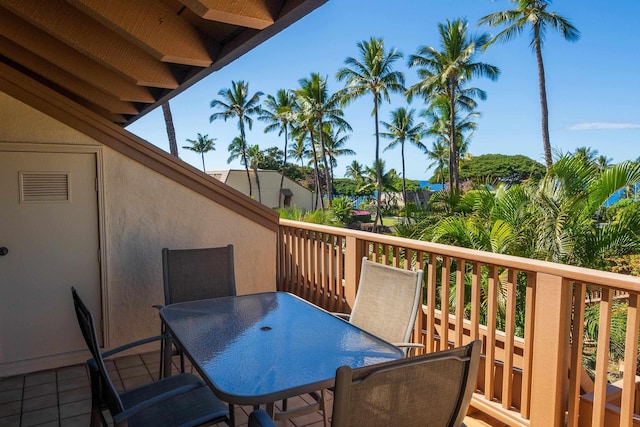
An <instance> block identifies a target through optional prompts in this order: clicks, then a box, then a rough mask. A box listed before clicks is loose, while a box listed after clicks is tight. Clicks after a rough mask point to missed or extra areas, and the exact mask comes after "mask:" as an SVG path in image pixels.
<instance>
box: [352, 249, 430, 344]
mask: <svg viewBox="0 0 640 427" xmlns="http://www.w3.org/2000/svg"><path fill="white" fill-rule="evenodd" d="M422 275H423V273H422V270H417V271H409V270H403V269H400V268H395V267H389V266H386V265H382V264H378V263H375V262H371V261H369V260H367V259H366V258H364V259H363V260H362V270H361V273H360V283H359V285H358V292H357V294H356V299H355V301H354V304H353V308H352V310H351V316H350V320H349V321H350V322H351V323H352V324H354V325H356V326H358V327H359V328H362V329H364V330H365V331H367V332H370V333H372V334H374V335H376V336H378V337H380V338H382V339H384V340H387V341H389V342H391V343H406V342H408V341H409V338H410V337H411V332H412V330H413V326H414V323H415V321H416V316H417V314H418V309H419V307H420V294H421V291H422Z"/></svg>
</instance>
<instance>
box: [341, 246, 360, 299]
mask: <svg viewBox="0 0 640 427" xmlns="http://www.w3.org/2000/svg"><path fill="white" fill-rule="evenodd" d="M345 241H346V247H345V254H344V298H345V300H346V303H347V305H348V306H349V307H353V303H354V301H355V300H356V291H357V289H358V281H359V280H360V269H361V268H362V257H363V256H364V244H363V241H362V240H360V239H358V238H357V237H353V236H347V237H346V239H345Z"/></svg>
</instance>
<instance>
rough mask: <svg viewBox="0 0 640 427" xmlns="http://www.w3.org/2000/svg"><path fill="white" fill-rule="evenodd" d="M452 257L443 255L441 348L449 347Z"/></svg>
mask: <svg viewBox="0 0 640 427" xmlns="http://www.w3.org/2000/svg"><path fill="white" fill-rule="evenodd" d="M450 272H451V259H450V258H449V257H442V273H441V276H440V311H441V312H442V318H441V319H440V350H445V349H447V348H449V295H450V291H451V288H450V286H451V283H450V280H451V278H450Z"/></svg>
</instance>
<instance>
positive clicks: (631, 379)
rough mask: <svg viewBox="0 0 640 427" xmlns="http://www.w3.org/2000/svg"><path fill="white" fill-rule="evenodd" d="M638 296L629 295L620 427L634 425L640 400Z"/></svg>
mask: <svg viewBox="0 0 640 427" xmlns="http://www.w3.org/2000/svg"><path fill="white" fill-rule="evenodd" d="M639 299H640V298H639V297H638V294H633V295H629V307H628V308H627V332H626V335H625V341H624V376H623V377H622V404H621V406H620V425H621V426H624V427H631V426H632V425H633V424H634V423H633V413H634V409H636V410H640V408H634V406H635V405H634V402H635V401H636V399H639V400H640V392H638V397H635V394H636V384H635V382H636V372H637V369H638V359H637V358H638V347H637V346H638V333H639V331H640V307H639V304H638V302H639Z"/></svg>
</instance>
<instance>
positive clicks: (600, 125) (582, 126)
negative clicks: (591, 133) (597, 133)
mask: <svg viewBox="0 0 640 427" xmlns="http://www.w3.org/2000/svg"><path fill="white" fill-rule="evenodd" d="M568 129H569V130H594V129H640V123H612V122H583V123H576V124H574V125H571V126H569V128H568Z"/></svg>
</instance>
